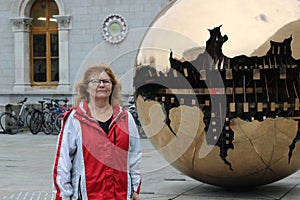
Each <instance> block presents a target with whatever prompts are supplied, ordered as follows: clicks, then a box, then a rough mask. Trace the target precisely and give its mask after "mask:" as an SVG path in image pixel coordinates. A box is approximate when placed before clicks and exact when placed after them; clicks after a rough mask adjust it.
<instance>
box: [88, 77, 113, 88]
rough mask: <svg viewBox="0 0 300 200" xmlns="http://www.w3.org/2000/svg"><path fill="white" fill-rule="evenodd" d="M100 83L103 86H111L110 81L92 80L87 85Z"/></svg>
mask: <svg viewBox="0 0 300 200" xmlns="http://www.w3.org/2000/svg"><path fill="white" fill-rule="evenodd" d="M101 82H102V83H103V85H105V86H107V85H110V84H111V80H110V79H92V80H90V81H89V83H92V84H93V85H99V84H101Z"/></svg>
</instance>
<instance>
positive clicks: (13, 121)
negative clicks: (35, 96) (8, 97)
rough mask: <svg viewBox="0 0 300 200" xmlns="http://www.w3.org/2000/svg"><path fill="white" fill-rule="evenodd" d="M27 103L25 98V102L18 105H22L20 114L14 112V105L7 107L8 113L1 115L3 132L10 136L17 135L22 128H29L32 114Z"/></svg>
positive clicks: (0, 122) (0, 121)
mask: <svg viewBox="0 0 300 200" xmlns="http://www.w3.org/2000/svg"><path fill="white" fill-rule="evenodd" d="M26 101H27V98H24V100H23V101H20V102H18V103H17V104H21V109H20V111H19V112H18V114H17V112H16V111H15V110H14V108H13V105H11V104H8V105H7V106H6V109H7V110H8V111H6V112H3V113H2V114H1V115H0V125H1V128H2V130H3V131H5V132H6V133H9V134H16V133H18V132H19V130H20V129H21V128H26V127H28V119H30V115H31V112H30V110H29V108H28V107H27V106H26V104H25V102H26Z"/></svg>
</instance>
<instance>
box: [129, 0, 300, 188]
mask: <svg viewBox="0 0 300 200" xmlns="http://www.w3.org/2000/svg"><path fill="white" fill-rule="evenodd" d="M299 5H300V2H299V1H297V0H291V1H289V2H288V3H287V2H284V3H283V2H282V1H279V0H270V1H258V0H253V1H246V2H243V3H242V4H241V3H240V1H239V0H231V1H224V2H220V1H217V0H210V1H208V0H189V1H187V0H177V1H173V3H171V4H170V6H169V7H167V8H166V9H165V10H163V11H162V12H161V13H160V14H159V15H158V16H157V17H156V19H155V20H154V21H153V23H152V24H151V27H150V28H149V30H148V32H147V33H146V35H145V37H144V39H143V41H142V43H141V45H140V50H139V52H138V55H137V59H136V74H135V79H134V86H135V89H136V95H135V96H136V105H137V110H138V113H139V117H140V120H141V123H142V125H143V129H144V131H145V133H146V134H147V136H148V138H149V139H150V140H151V142H152V144H153V145H154V146H155V147H156V149H157V150H158V151H160V153H161V154H162V155H163V156H164V157H165V159H166V160H168V162H170V163H171V164H172V165H173V166H174V167H176V168H177V169H179V170H180V171H182V172H183V173H185V174H186V175H188V176H190V177H192V178H195V179H197V180H199V181H202V182H205V183H208V184H212V185H217V186H222V187H252V186H259V185H264V184H269V183H272V182H275V181H278V180H280V179H282V178H285V177H287V176H289V175H291V174H293V173H294V172H296V171H297V170H299V168H300V157H299V154H300V143H299V142H298V141H299V140H300V134H299V128H298V127H299V119H300V112H299V108H300V104H299V95H300V81H299V77H300V70H299V69H300V53H299V52H300V11H299V9H297V8H299Z"/></svg>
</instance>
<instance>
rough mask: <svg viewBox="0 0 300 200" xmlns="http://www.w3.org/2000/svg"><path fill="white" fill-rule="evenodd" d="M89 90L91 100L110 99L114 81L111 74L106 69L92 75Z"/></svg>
mask: <svg viewBox="0 0 300 200" xmlns="http://www.w3.org/2000/svg"><path fill="white" fill-rule="evenodd" d="M87 91H88V93H89V94H90V99H91V100H92V99H94V100H95V101H97V100H109V96H110V95H111V93H112V82H111V79H110V77H109V75H108V74H107V73H106V72H105V71H103V72H101V73H100V74H95V75H92V76H91V78H90V80H89V83H88V88H87Z"/></svg>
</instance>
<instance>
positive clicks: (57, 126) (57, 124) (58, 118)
mask: <svg viewBox="0 0 300 200" xmlns="http://www.w3.org/2000/svg"><path fill="white" fill-rule="evenodd" d="M63 116H64V113H59V114H58V115H57V116H56V118H55V121H54V126H55V129H56V131H57V132H56V133H57V134H59V132H60V129H61V121H62V117H63Z"/></svg>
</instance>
